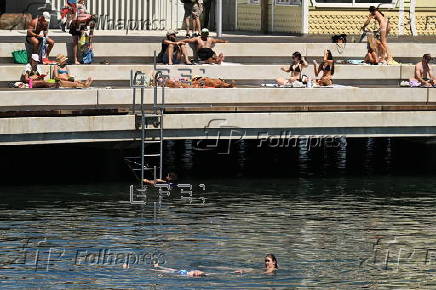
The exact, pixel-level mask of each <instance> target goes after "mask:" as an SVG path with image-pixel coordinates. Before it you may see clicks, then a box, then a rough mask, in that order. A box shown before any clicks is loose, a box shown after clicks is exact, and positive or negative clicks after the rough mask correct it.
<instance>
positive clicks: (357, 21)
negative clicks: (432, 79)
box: [236, 0, 436, 35]
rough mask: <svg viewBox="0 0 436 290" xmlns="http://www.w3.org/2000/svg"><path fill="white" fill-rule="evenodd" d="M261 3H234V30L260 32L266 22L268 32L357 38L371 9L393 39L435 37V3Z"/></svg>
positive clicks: (414, 0)
mask: <svg viewBox="0 0 436 290" xmlns="http://www.w3.org/2000/svg"><path fill="white" fill-rule="evenodd" d="M263 1H264V0H237V23H236V28H237V30H243V31H244V30H245V31H260V30H261V27H262V22H267V27H268V32H286V33H294V34H306V33H308V34H330V35H331V34H339V33H346V34H359V33H360V27H361V26H362V24H363V22H364V21H365V20H366V18H367V16H368V8H369V6H371V5H372V6H380V9H381V10H382V11H383V13H385V15H387V16H388V17H389V21H390V23H391V27H392V31H391V34H393V35H435V34H436V0H267V1H268V2H267V3H262V2H263ZM262 9H267V10H268V11H267V12H268V13H266V15H267V16H265V11H263V14H264V15H262ZM264 27H266V26H264Z"/></svg>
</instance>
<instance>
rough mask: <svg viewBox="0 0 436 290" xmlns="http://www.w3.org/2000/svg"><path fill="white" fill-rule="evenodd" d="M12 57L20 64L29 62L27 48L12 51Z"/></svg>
mask: <svg viewBox="0 0 436 290" xmlns="http://www.w3.org/2000/svg"><path fill="white" fill-rule="evenodd" d="M12 58H13V59H14V63H19V64H27V63H29V56H28V54H27V51H26V50H24V49H23V50H16V51H14V52H12Z"/></svg>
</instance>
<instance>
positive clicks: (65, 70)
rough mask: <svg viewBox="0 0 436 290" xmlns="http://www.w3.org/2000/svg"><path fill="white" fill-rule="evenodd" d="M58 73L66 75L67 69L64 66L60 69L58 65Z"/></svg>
mask: <svg viewBox="0 0 436 290" xmlns="http://www.w3.org/2000/svg"><path fill="white" fill-rule="evenodd" d="M58 74H61V75H67V74H68V70H67V69H66V68H64V69H62V68H61V67H59V68H58Z"/></svg>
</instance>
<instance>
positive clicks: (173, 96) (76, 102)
mask: <svg viewBox="0 0 436 290" xmlns="http://www.w3.org/2000/svg"><path fill="white" fill-rule="evenodd" d="M132 96H133V93H132V90H131V89H88V90H74V89H65V90H62V89H60V90H28V89H23V90H14V91H0V111H8V110H14V111H17V110H18V111H20V110H22V108H32V107H38V108H39V109H48V110H50V109H60V108H65V107H67V108H68V107H86V108H96V109H97V108H102V107H107V106H109V107H119V106H124V105H131V104H132V103H133V98H132ZM139 101H140V96H139V92H138V95H137V98H136V103H137V104H138V103H139ZM158 102H161V90H159V94H158ZM435 102H436V89H425V88H414V89H411V88H352V87H347V88H336V89H331V88H313V89H306V88H301V89H296V88H295V89H276V88H234V89H166V90H165V103H166V104H169V105H181V106H186V105H189V104H190V105H192V104H194V105H199V106H203V107H204V105H208V106H222V105H226V106H238V105H254V106H256V105H259V104H268V105H274V104H275V105H277V104H294V105H295V104H299V105H303V104H304V105H308V106H309V105H322V104H326V105H341V104H342V105H356V104H357V105H362V104H367V105H368V104H375V105H386V104H389V105H407V104H413V105H427V104H431V103H435ZM145 103H146V104H152V103H153V89H151V88H150V89H146V90H145ZM25 110H28V109H25Z"/></svg>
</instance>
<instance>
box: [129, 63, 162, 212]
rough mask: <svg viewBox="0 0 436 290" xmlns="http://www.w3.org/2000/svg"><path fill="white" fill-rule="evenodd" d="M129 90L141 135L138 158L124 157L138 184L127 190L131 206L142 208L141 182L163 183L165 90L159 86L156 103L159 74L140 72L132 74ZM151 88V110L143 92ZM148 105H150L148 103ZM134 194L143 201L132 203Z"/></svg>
mask: <svg viewBox="0 0 436 290" xmlns="http://www.w3.org/2000/svg"><path fill="white" fill-rule="evenodd" d="M130 74H131V76H130V87H131V88H132V90H133V104H132V111H133V112H134V114H135V115H136V116H137V118H139V122H138V123H139V128H138V129H140V131H141V137H140V141H141V153H140V154H141V155H140V156H137V157H126V158H125V160H126V162H127V165H128V166H129V168H130V169H131V170H132V171H133V173H134V174H135V177H136V178H137V179H138V181H139V186H138V187H135V186H134V185H131V186H130V203H131V204H145V203H146V202H145V199H146V194H145V193H146V188H147V187H146V185H145V184H144V179H145V178H147V179H158V178H159V179H162V177H163V176H162V174H163V143H164V135H163V130H164V127H163V121H164V113H165V86H164V85H162V94H161V99H160V102H159V101H158V92H159V91H158V84H159V81H158V80H159V78H161V77H162V73H161V72H160V71H158V72H155V73H153V76H152V77H150V76H147V75H146V74H144V73H143V72H141V71H136V72H133V71H131V73H130ZM150 83H152V84H153V102H152V106H151V108H150V107H148V108H146V104H147V102H146V100H145V89H146V88H149V87H150ZM138 91H139V94H140V103H139V112H138V111H137V103H136V98H137V96H138ZM148 104H150V103H148ZM135 193H140V195H137V196H138V197H139V196H142V197H143V199H141V200H138V201H135V198H134V195H135Z"/></svg>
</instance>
